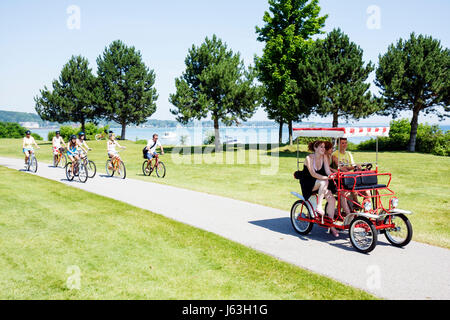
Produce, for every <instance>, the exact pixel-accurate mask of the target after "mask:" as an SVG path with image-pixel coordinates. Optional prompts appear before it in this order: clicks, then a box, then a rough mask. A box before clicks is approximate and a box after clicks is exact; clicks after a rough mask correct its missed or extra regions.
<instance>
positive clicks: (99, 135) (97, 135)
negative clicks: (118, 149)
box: [95, 134, 103, 141]
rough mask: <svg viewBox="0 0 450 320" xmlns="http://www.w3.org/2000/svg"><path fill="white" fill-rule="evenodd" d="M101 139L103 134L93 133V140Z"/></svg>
mask: <svg viewBox="0 0 450 320" xmlns="http://www.w3.org/2000/svg"><path fill="white" fill-rule="evenodd" d="M102 139H103V135H101V134H96V135H95V140H96V141H100V140H102Z"/></svg>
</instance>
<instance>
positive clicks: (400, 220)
mask: <svg viewBox="0 0 450 320" xmlns="http://www.w3.org/2000/svg"><path fill="white" fill-rule="evenodd" d="M389 218H391V221H389ZM384 223H385V224H388V223H392V224H394V225H395V227H394V228H390V229H385V230H384V234H385V236H386V239H387V240H388V241H389V242H390V243H391V244H392V245H393V246H394V247H399V248H401V247H404V246H406V245H408V243H410V241H411V239H412V235H413V229H412V225H411V222H410V221H409V219H408V218H407V217H406V216H405V215H403V214H399V215H395V216H390V217H386V219H385V220H384Z"/></svg>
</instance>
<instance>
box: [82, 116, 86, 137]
mask: <svg viewBox="0 0 450 320" xmlns="http://www.w3.org/2000/svg"><path fill="white" fill-rule="evenodd" d="M85 122H86V121H85V120H84V119H82V120H81V131H82V132H84V133H85V134H86V123H85ZM85 137H86V136H85Z"/></svg>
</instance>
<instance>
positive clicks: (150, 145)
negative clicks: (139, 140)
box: [147, 133, 164, 170]
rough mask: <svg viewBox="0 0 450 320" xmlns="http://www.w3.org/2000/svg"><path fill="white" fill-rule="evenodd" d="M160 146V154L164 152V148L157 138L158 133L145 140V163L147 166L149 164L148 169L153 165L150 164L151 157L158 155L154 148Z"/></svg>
mask: <svg viewBox="0 0 450 320" xmlns="http://www.w3.org/2000/svg"><path fill="white" fill-rule="evenodd" d="M158 147H160V148H161V155H163V154H164V148H163V146H162V145H161V142H159V140H158V135H157V134H156V133H155V134H154V135H153V139H150V140H148V142H147V159H148V164H147V168H148V167H149V166H150V170H153V166H152V159H153V158H155V159H156V158H158V157H159V155H158V153H157V152H156V148H158Z"/></svg>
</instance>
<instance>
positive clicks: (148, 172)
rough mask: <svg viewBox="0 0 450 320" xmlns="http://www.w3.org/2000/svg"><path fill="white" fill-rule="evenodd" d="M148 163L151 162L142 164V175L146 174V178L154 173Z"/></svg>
mask: <svg viewBox="0 0 450 320" xmlns="http://www.w3.org/2000/svg"><path fill="white" fill-rule="evenodd" d="M148 162H149V160H145V161H144V163H143V164H142V173H143V174H144V176H150V175H151V174H152V172H153V170H152V169H151V168H150V166H149V164H148Z"/></svg>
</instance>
